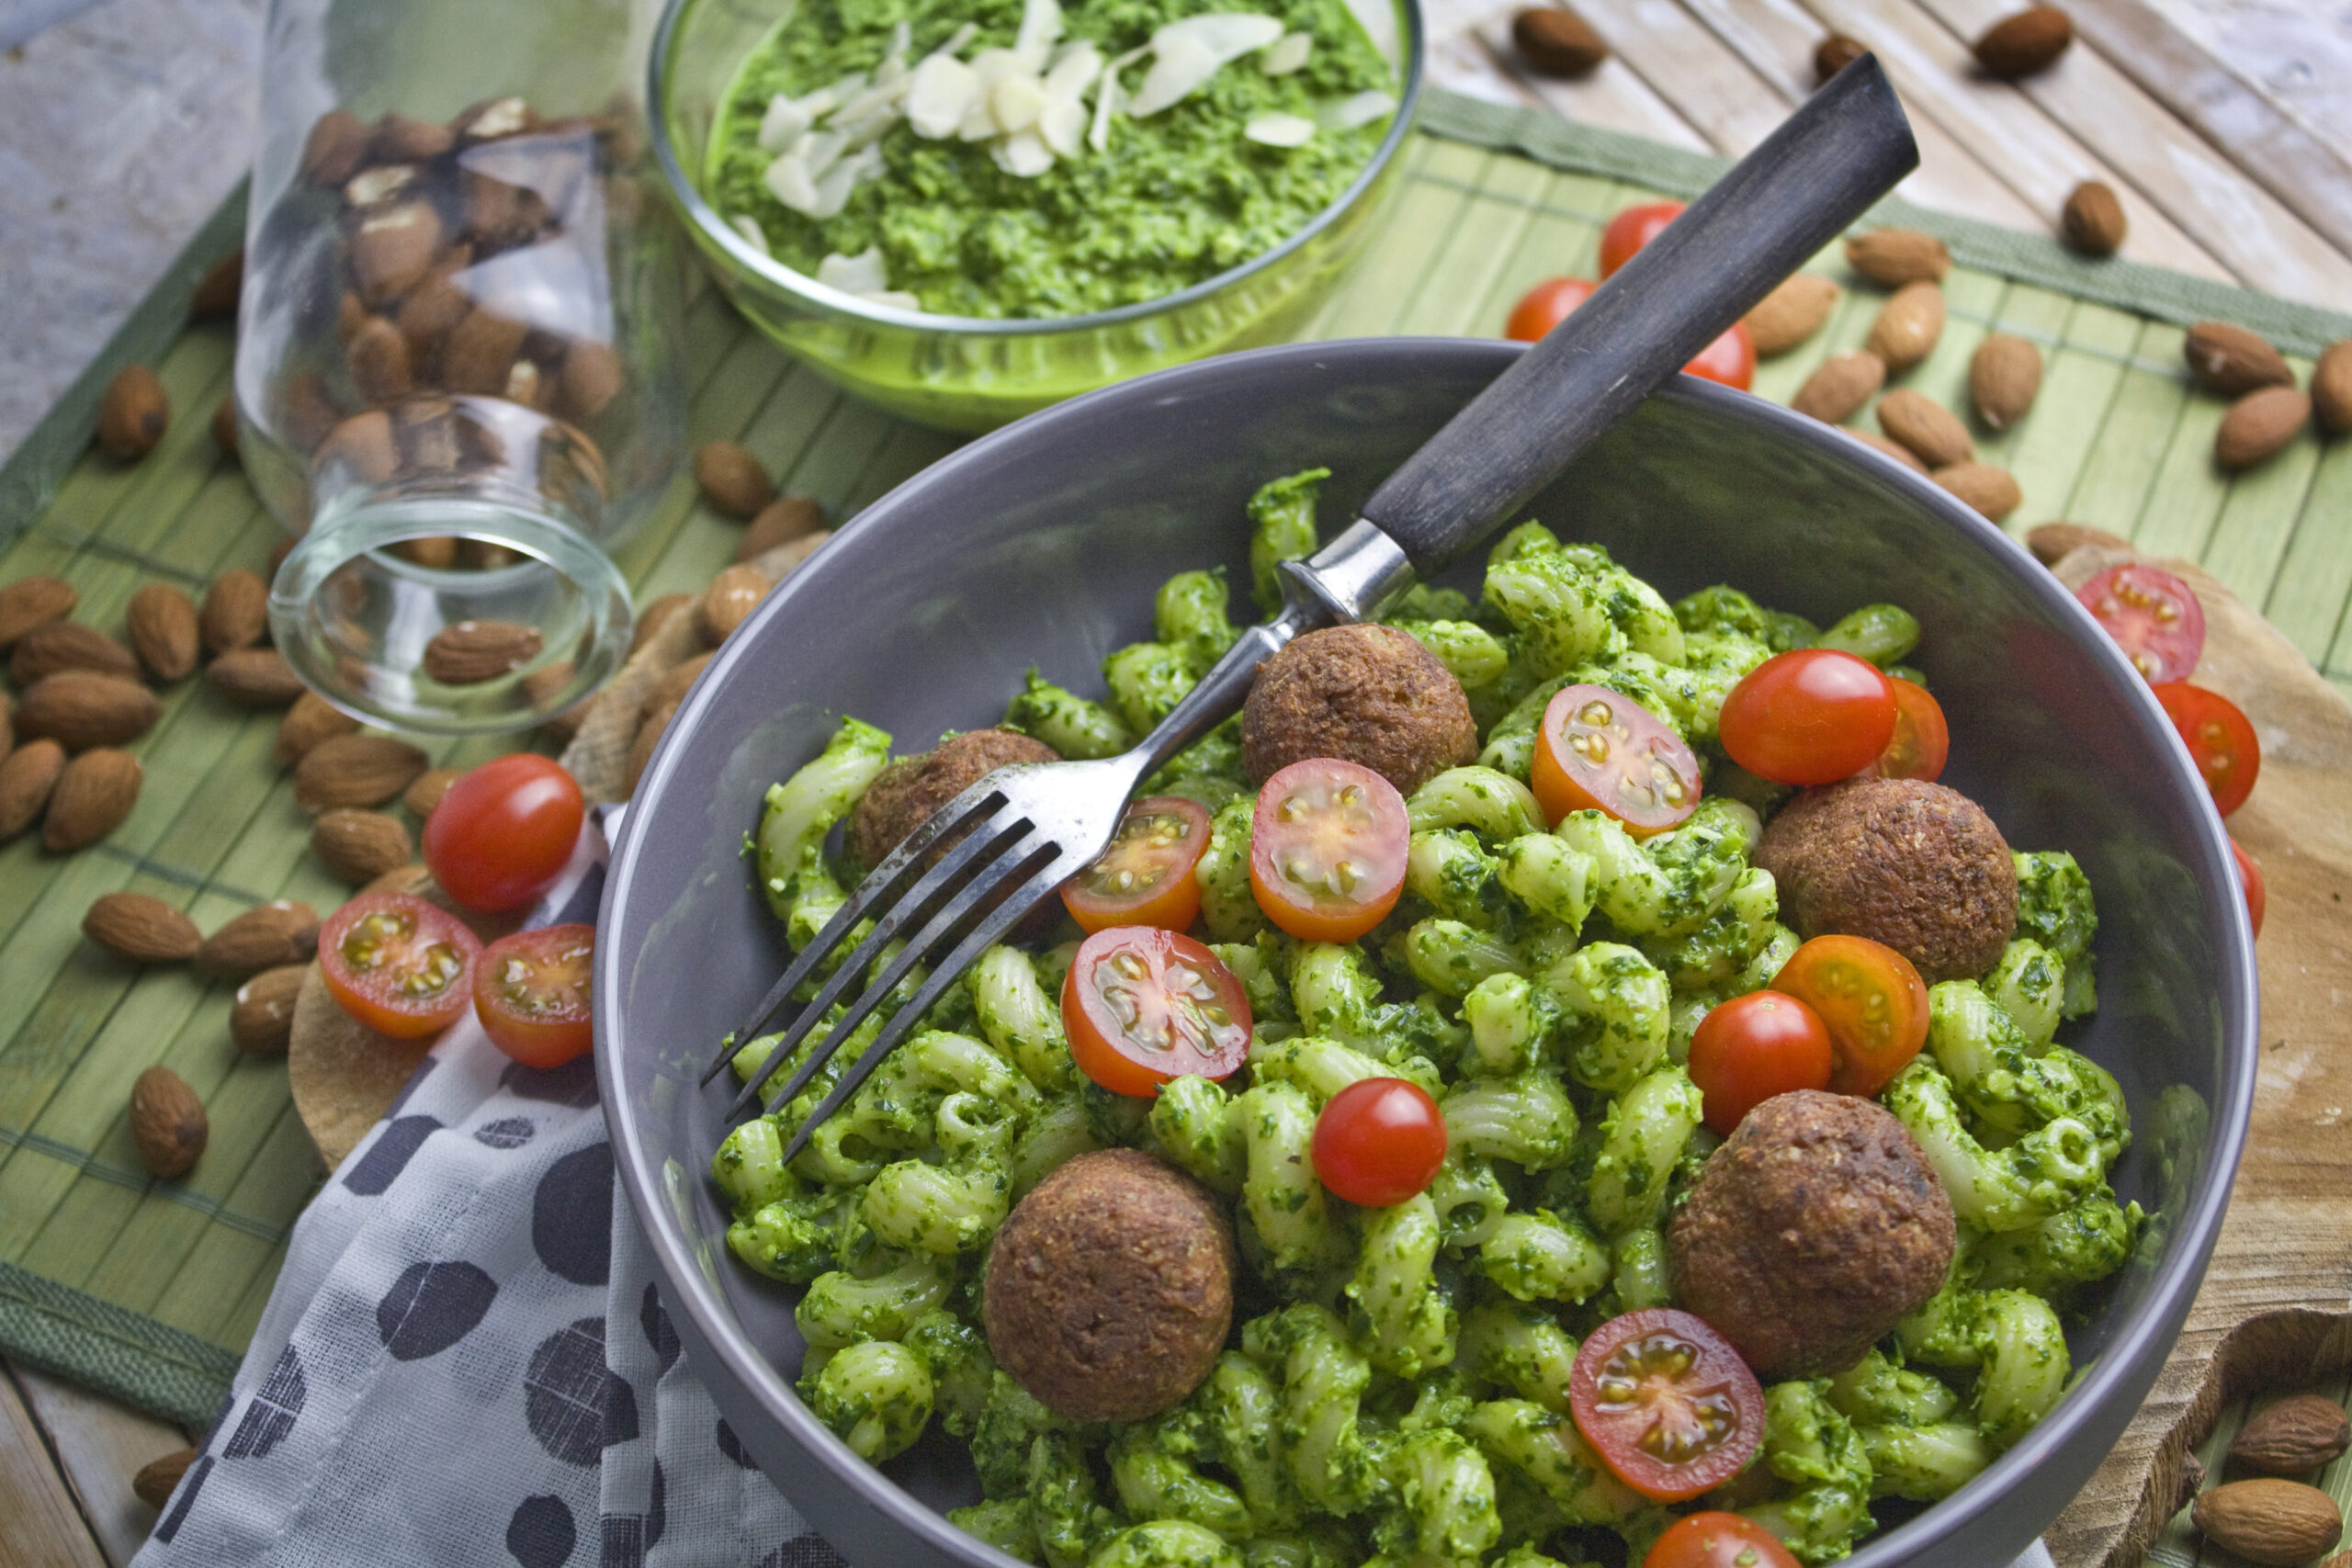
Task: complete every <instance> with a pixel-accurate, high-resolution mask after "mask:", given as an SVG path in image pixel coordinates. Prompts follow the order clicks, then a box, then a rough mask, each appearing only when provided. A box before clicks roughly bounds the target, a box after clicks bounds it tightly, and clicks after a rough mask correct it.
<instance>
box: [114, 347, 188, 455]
mask: <svg viewBox="0 0 2352 1568" xmlns="http://www.w3.org/2000/svg"><path fill="white" fill-rule="evenodd" d="M171 423H172V400H171V399H169V398H167V397H165V396H164V384H163V383H162V382H161V381H158V380H157V379H155V373H154V372H153V370H150V369H148V368H147V367H145V366H144V365H126V366H124V367H122V368H121V369H119V370H118V371H116V372H115V375H114V379H113V380H111V381H108V382H107V389H106V390H105V391H104V392H102V393H100V394H99V396H98V445H99V446H102V447H104V448H105V449H106V451H107V455H108V456H109V457H119V458H121V459H122V460H123V461H125V462H135V461H137V460H138V459H139V458H141V457H145V456H147V454H148V453H150V452H152V451H153V450H154V449H155V443H156V442H158V441H161V440H162V439H163V438H164V430H165V428H166V427H168V426H169V425H170V424H171Z"/></svg>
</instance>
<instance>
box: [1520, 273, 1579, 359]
mask: <svg viewBox="0 0 2352 1568" xmlns="http://www.w3.org/2000/svg"><path fill="white" fill-rule="evenodd" d="M1596 288H1600V285H1599V284H1598V283H1595V282H1593V281H1592V279H1590V278H1589V277H1547V278H1545V279H1544V281H1543V282H1541V283H1539V284H1537V285H1536V286H1535V287H1534V288H1531V289H1529V290H1528V291H1527V292H1526V293H1524V294H1522V295H1521V296H1520V297H1519V303H1518V304H1516V305H1513V306H1512V307H1511V308H1510V321H1507V322H1505V323H1504V324H1503V336H1505V337H1507V338H1509V339H1510V340H1511V341H1512V342H1513V343H1533V342H1534V341H1535V340H1536V339H1538V338H1540V337H1542V336H1543V335H1544V333H1548V332H1550V331H1551V330H1552V329H1553V328H1554V327H1556V326H1558V325H1559V324H1560V323H1561V322H1562V321H1566V320H1567V319H1568V312H1569V311H1571V310H1575V309H1576V308H1577V306H1579V305H1581V304H1583V303H1584V302H1585V301H1586V300H1588V299H1591V298H1592V291H1593V290H1594V289H1596Z"/></svg>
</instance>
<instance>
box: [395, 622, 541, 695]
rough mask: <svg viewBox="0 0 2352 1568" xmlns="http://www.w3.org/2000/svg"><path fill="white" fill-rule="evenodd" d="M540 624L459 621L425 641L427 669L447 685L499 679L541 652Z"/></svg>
mask: <svg viewBox="0 0 2352 1568" xmlns="http://www.w3.org/2000/svg"><path fill="white" fill-rule="evenodd" d="M541 645H542V639H541V637H540V636H539V628H538V627H537V626H524V625H523V624H522V623H520V622H518V621H459V622H458V623H457V624H456V625H454V626H443V627H442V628H441V629H440V630H439V631H437V632H435V633H434V634H433V640H432V641H430V642H428V643H426V644H425V645H424V673H425V676H426V678H427V679H429V680H434V681H438V682H441V683H442V684H443V685H445V686H472V685H478V684H480V683H481V682H484V681H495V680H496V679H498V677H500V676H501V675H504V674H508V673H511V672H512V671H515V670H518V669H520V668H521V667H522V666H524V665H526V664H528V663H529V662H530V661H531V660H534V659H536V658H537V657H538V655H539V649H540V647H541Z"/></svg>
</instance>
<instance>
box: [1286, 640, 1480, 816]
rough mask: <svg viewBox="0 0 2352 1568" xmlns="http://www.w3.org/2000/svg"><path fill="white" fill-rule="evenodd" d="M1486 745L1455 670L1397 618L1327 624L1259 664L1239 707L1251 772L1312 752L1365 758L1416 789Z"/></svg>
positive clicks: (1402, 786)
mask: <svg viewBox="0 0 2352 1568" xmlns="http://www.w3.org/2000/svg"><path fill="white" fill-rule="evenodd" d="M1477 754H1478V728H1477V726H1476V725H1475V724H1473V723H1471V721H1470V699H1469V698H1468V697H1466V696H1464V695H1463V693H1462V682H1459V681H1457V680H1455V679H1454V678H1453V671H1451V670H1448V669H1447V668H1446V667H1445V666H1444V665H1442V664H1441V663H1439V662H1438V661H1437V657H1436V656H1435V655H1434V654H1432V653H1430V650H1429V649H1425V648H1423V647H1422V646H1421V645H1420V644H1419V643H1418V642H1415V641H1414V640H1413V639H1412V638H1411V637H1408V636H1406V635H1405V634H1404V633H1403V632H1400V631H1398V630H1397V628H1396V627H1394V626H1327V627H1325V628H1324V629H1323V630H1321V631H1319V632H1308V633H1307V634H1306V636H1304V637H1297V638H1295V639H1293V640H1292V641H1291V642H1290V643H1289V644H1288V645H1286V646H1285V647H1284V648H1283V650H1282V651H1281V652H1279V653H1277V654H1275V655H1274V656H1273V657H1272V659H1269V660H1266V662H1265V663H1263V664H1261V665H1260V666H1259V667H1258V679H1257V682H1256V683H1255V684H1253V685H1252V686H1250V702H1249V705H1247V706H1245V707H1244V708H1243V709H1242V710H1241V761H1242V764H1243V766H1245V767H1247V768H1248V769H1249V770H1250V779H1251V780H1252V781H1253V782H1255V783H1258V784H1264V783H1265V782H1266V779H1267V776H1268V775H1269V774H1271V773H1274V772H1275V771H1276V770H1278V769H1282V768H1286V767H1288V766H1290V765H1291V764H1292V763H1293V762H1299V761H1306V759H1307V758H1309V757H1338V758H1340V759H1342V760H1344V761H1350V762H1359V763H1362V764H1363V766H1365V767H1367V768H1370V769H1371V770H1372V771H1373V772H1374V773H1378V774H1380V775H1382V776H1383V777H1384V778H1385V779H1387V781H1388V782H1389V783H1390V784H1395V785H1396V786H1397V791H1398V792H1399V793H1400V794H1404V795H1410V794H1412V793H1413V792H1414V791H1415V790H1417V789H1419V787H1420V786H1421V785H1422V784H1427V783H1428V782H1429V781H1430V778H1431V777H1432V776H1434V775H1436V774H1438V773H1443V772H1444V771H1445V770H1446V769H1448V768H1451V767H1456V766H1458V765H1460V764H1461V763H1464V762H1467V761H1471V760H1472V759H1473V758H1475V757H1476V756H1477Z"/></svg>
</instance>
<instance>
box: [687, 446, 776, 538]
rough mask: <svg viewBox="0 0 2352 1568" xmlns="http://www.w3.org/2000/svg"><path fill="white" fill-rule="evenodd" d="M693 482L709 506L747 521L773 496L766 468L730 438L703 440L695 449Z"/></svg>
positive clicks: (773, 497) (715, 510) (773, 487)
mask: <svg viewBox="0 0 2352 1568" xmlns="http://www.w3.org/2000/svg"><path fill="white" fill-rule="evenodd" d="M695 484H697V485H699V486H701V487H702V495H703V499H704V500H705V501H707V502H710V505H711V510H713V511H714V512H717V513H720V514H721V515H723V516H727V517H732V518H735V519H737V520H738V521H739V522H745V523H748V522H750V521H751V520H752V518H753V517H754V516H757V515H758V513H759V510H760V508H761V507H763V506H765V505H766V504H767V503H768V502H771V501H774V500H775V480H774V479H769V478H768V471H767V469H766V468H763V467H762V466H761V463H760V460H759V459H758V458H757V457H753V456H752V454H751V453H750V452H748V451H746V450H745V449H744V448H742V447H741V446H737V445H735V443H733V442H732V441H706V442H704V443H703V444H702V445H701V446H699V447H696V448H695Z"/></svg>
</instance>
